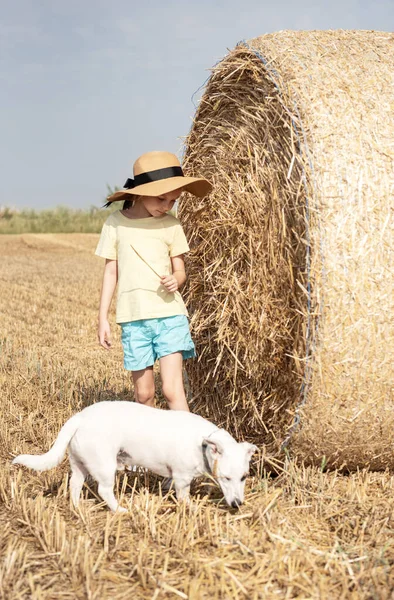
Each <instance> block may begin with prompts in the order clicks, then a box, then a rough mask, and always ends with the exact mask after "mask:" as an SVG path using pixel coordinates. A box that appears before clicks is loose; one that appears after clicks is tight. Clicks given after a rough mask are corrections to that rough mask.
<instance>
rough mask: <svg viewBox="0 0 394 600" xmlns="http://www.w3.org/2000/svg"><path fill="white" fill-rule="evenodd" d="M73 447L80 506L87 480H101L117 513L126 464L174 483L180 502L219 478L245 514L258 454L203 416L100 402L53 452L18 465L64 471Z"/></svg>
mask: <svg viewBox="0 0 394 600" xmlns="http://www.w3.org/2000/svg"><path fill="white" fill-rule="evenodd" d="M67 447H69V460H70V465H71V471H72V475H71V480H70V490H71V499H72V501H73V504H74V506H77V505H78V502H79V497H80V493H81V490H82V486H83V483H84V481H85V477H86V476H87V475H88V474H90V475H91V476H92V477H93V478H94V479H95V480H96V481H97V482H98V493H99V495H100V496H101V498H103V500H105V501H106V503H107V504H108V506H109V507H110V509H111V510H113V511H116V510H119V511H120V512H125V511H126V509H124V508H121V507H119V504H118V501H117V500H116V498H115V495H114V491H113V487H114V480H115V472H116V469H117V468H119V467H120V468H121V467H122V466H123V465H125V464H127V465H139V466H141V467H145V468H147V469H150V470H151V471H153V472H154V473H157V474H158V475H162V476H164V477H172V479H173V482H174V487H175V492H176V495H177V498H178V499H179V500H181V499H188V497H189V491H190V483H191V481H192V479H193V478H194V477H196V476H198V475H203V474H204V473H209V474H211V475H212V476H213V477H214V478H215V479H216V480H217V481H218V483H219V485H220V487H221V489H222V491H223V494H224V497H225V499H226V502H227V504H228V505H229V506H232V507H233V508H238V506H240V505H241V504H242V502H243V499H244V491H245V479H246V477H247V475H248V471H249V461H250V458H251V456H252V454H253V453H254V452H255V451H256V450H257V448H256V446H254V445H253V444H249V443H248V442H241V443H238V442H236V441H235V440H234V438H233V437H231V435H230V434H229V433H227V432H226V431H224V429H219V428H218V427H216V426H215V425H213V424H212V423H210V422H209V421H207V420H206V419H203V418H202V417H199V416H198V415H195V414H192V413H189V412H185V411H175V410H160V409H157V408H151V407H149V406H144V405H142V404H137V403H135V402H122V401H112V402H98V403H97V404H92V405H91V406H88V407H87V408H85V409H84V410H82V411H81V412H79V413H77V414H76V415H74V416H73V417H71V418H70V419H69V420H68V421H67V422H66V423H65V424H64V425H63V427H62V429H61V430H60V432H59V435H58V437H57V439H56V441H55V443H54V444H53V446H52V448H51V449H50V450H49V451H48V452H47V453H46V454H40V455H32V454H21V455H20V456H17V457H16V458H14V460H13V461H12V462H13V464H22V465H25V466H26V467H30V468H32V469H36V470H37V471H46V470H48V469H52V468H53V467H56V466H57V465H58V464H59V463H60V462H61V461H62V460H63V457H64V455H65V452H66V450H67Z"/></svg>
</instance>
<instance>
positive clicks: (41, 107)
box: [0, 0, 394, 209]
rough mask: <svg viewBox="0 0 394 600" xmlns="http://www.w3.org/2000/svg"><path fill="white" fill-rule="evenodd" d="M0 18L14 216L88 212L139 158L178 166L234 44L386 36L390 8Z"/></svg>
mask: <svg viewBox="0 0 394 600" xmlns="http://www.w3.org/2000/svg"><path fill="white" fill-rule="evenodd" d="M0 9H1V11H0V15H1V17H0V79H1V81H0V90H1V91H0V108H1V110H0V131H1V143H0V165H1V173H2V177H1V186H0V206H10V207H14V208H22V207H30V208H39V209H41V208H49V207H54V206H57V205H60V204H61V205H65V206H70V207H74V208H76V207H81V208H87V207H89V206H91V205H95V206H100V205H101V204H102V202H103V200H104V198H105V195H106V185H107V183H108V184H110V185H119V186H122V185H123V183H124V181H125V180H126V179H127V177H129V176H131V175H132V164H133V162H134V160H135V159H136V158H137V157H138V156H139V155H140V154H142V153H143V152H147V151H149V150H169V151H170V152H175V153H177V154H178V155H180V154H181V148H182V138H184V137H185V136H186V135H187V133H188V131H189V129H190V126H191V120H192V118H193V115H194V112H195V106H194V104H193V101H192V96H193V94H194V93H195V92H196V90H197V89H198V88H199V87H200V86H201V85H202V84H203V83H204V81H205V80H206V78H207V77H208V75H209V69H210V68H211V67H212V66H213V65H214V64H215V63H216V62H217V61H218V60H219V59H220V58H222V57H223V56H225V54H226V53H227V50H228V49H231V48H233V47H234V46H235V45H236V44H237V42H238V41H240V40H242V39H249V38H252V37H256V36H259V35H262V34H264V33H269V32H273V31H278V30H280V29H339V28H340V29H375V30H382V31H389V30H392V29H393V25H394V0H374V1H371V0H327V1H325V2H323V1H320V2H319V1H318V0H316V1H313V0H298V1H297V2H295V1H293V0H274V1H270V2H269V1H268V0H260V1H259V0H242V1H241V0H237V1H235V0H227V1H224V0H219V1H215V0H183V1H181V0H169V1H166V0H161V1H160V0H146V1H145V2H136V1H134V0H129V1H126V0H112V1H110V0H107V1H104V0H94V1H93V0H52V1H50V0H0ZM198 97H199V95H197V99H198ZM197 99H196V100H197Z"/></svg>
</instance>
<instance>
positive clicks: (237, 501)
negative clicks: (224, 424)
mask: <svg viewBox="0 0 394 600" xmlns="http://www.w3.org/2000/svg"><path fill="white" fill-rule="evenodd" d="M202 446H203V452H204V454H205V457H206V461H207V463H208V466H209V469H210V472H211V474H212V475H213V477H214V478H215V479H216V480H217V481H218V483H219V485H220V487H221V489H222V492H223V495H224V498H225V500H226V502H227V504H228V505H229V506H231V507H232V508H238V507H239V506H240V505H241V504H242V503H243V501H244V494H245V481H246V478H247V476H248V474H249V462H250V459H251V457H252V454H253V453H254V452H256V450H257V447H256V446H254V445H253V444H249V443H248V442H240V443H238V442H236V441H235V440H234V438H232V437H231V435H230V434H228V433H227V432H226V431H224V430H223V429H218V430H217V431H215V432H214V433H213V434H212V435H210V436H209V437H208V438H205V439H204V440H203V443H202Z"/></svg>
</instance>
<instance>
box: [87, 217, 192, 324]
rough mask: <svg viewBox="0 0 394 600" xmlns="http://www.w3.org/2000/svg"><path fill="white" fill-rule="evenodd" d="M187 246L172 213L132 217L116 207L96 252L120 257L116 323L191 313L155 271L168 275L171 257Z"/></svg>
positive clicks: (187, 247)
mask: <svg viewBox="0 0 394 600" xmlns="http://www.w3.org/2000/svg"><path fill="white" fill-rule="evenodd" d="M188 250H189V246H188V243H187V241H186V237H185V234H184V232H183V229H182V226H181V224H180V222H179V221H178V219H176V218H175V217H173V216H171V215H168V214H166V215H163V216H161V217H147V218H144V219H129V218H128V217H125V216H124V215H122V213H121V212H120V211H116V212H114V213H112V214H111V215H110V216H109V217H108V219H107V220H106V221H105V223H104V225H103V228H102V231H101V236H100V240H99V243H98V245H97V248H96V252H95V254H96V255H97V256H101V257H103V258H108V259H110V260H117V261H118V294H117V303H116V322H117V323H126V322H127V321H137V320H139V319H153V318H158V317H171V316H174V315H187V314H188V313H187V310H186V306H185V304H184V302H183V300H182V296H181V295H180V293H179V292H178V291H177V292H175V293H173V292H168V291H167V290H166V289H165V287H164V286H163V285H162V284H161V282H160V279H159V277H158V275H156V274H155V273H154V272H153V270H154V271H156V273H158V274H159V275H169V274H170V273H171V272H172V269H171V257H172V256H179V255H180V254H184V253H185V252H187V251H188ZM145 261H146V262H145ZM146 263H148V264H146ZM148 265H150V266H148ZM152 269H153V270H152Z"/></svg>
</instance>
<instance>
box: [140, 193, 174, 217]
mask: <svg viewBox="0 0 394 600" xmlns="http://www.w3.org/2000/svg"><path fill="white" fill-rule="evenodd" d="M181 192H182V188H181V189H179V190H174V191H173V192H167V194H161V196H157V197H156V196H141V201H142V204H143V205H144V207H145V210H147V211H148V213H149V214H150V215H151V216H152V217H160V216H161V215H164V213H167V212H168V211H169V210H171V209H172V207H173V206H174V204H175V200H177V199H178V198H179V196H180V195H181Z"/></svg>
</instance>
